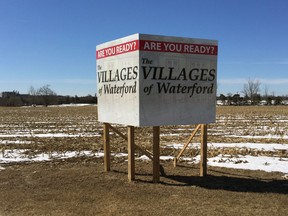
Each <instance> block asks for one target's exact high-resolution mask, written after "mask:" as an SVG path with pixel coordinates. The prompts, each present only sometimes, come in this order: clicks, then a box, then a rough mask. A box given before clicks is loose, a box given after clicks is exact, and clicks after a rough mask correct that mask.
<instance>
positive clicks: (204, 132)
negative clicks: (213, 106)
mask: <svg viewBox="0 0 288 216" xmlns="http://www.w3.org/2000/svg"><path fill="white" fill-rule="evenodd" d="M206 175H207V125H206V124H202V125H201V159H200V176H202V177H204V176H206Z"/></svg>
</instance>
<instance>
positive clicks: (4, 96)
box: [1, 91, 19, 98]
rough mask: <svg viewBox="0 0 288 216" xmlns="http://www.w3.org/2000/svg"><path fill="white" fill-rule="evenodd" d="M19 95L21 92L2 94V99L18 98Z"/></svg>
mask: <svg viewBox="0 0 288 216" xmlns="http://www.w3.org/2000/svg"><path fill="white" fill-rule="evenodd" d="M18 95H19V92H17V91H13V92H2V93H1V97H2V98H9V97H15V96H18Z"/></svg>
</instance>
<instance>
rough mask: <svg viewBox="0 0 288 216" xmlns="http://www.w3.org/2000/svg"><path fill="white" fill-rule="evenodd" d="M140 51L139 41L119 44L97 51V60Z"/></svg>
mask: <svg viewBox="0 0 288 216" xmlns="http://www.w3.org/2000/svg"><path fill="white" fill-rule="evenodd" d="M136 50H139V40H134V41H129V42H127V43H122V44H117V45H115V46H111V47H106V48H104V49H100V50H97V51H96V59H101V58H106V57H110V56H115V55H120V54H124V53H128V52H133V51H136Z"/></svg>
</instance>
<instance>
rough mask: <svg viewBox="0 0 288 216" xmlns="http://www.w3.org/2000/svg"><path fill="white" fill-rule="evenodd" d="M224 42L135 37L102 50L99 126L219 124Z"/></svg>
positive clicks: (99, 54) (100, 47)
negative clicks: (220, 60) (219, 60)
mask: <svg viewBox="0 0 288 216" xmlns="http://www.w3.org/2000/svg"><path fill="white" fill-rule="evenodd" d="M217 54H218V42H217V41H215V40H206V39H193V38H183V37H168V36H157V35H147V34H134V35H131V36H128V37H124V38H120V39H118V40H114V41H110V42H107V43H104V44H101V45H98V46H97V47H96V60H97V65H96V71H97V96H98V120H99V121H101V122H108V123H118V124H125V125H132V126H160V125H184V124H208V123H212V122H215V119H216V84H217Z"/></svg>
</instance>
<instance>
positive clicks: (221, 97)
mask: <svg viewBox="0 0 288 216" xmlns="http://www.w3.org/2000/svg"><path fill="white" fill-rule="evenodd" d="M219 98H220V100H221V101H222V104H223V105H225V104H226V99H227V98H226V96H225V95H223V94H220V97H219Z"/></svg>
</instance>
